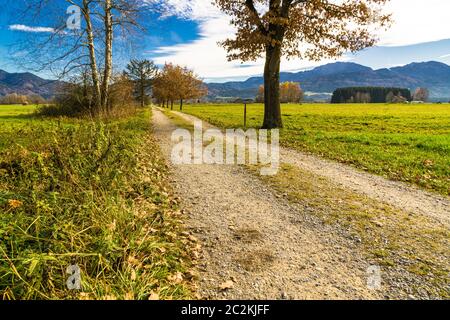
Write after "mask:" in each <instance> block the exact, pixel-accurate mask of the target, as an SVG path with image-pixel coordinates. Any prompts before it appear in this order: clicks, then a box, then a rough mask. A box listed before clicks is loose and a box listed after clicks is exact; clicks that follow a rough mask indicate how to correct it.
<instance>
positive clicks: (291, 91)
mask: <svg viewBox="0 0 450 320" xmlns="http://www.w3.org/2000/svg"><path fill="white" fill-rule="evenodd" d="M303 96H304V94H303V90H302V89H301V88H300V84H298V83H296V82H283V83H281V84H280V102H281V103H298V102H300V101H301V100H302V99H303Z"/></svg>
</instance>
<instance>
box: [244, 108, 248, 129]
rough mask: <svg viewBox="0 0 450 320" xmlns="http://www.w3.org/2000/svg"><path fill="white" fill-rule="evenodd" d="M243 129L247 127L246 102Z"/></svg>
mask: <svg viewBox="0 0 450 320" xmlns="http://www.w3.org/2000/svg"><path fill="white" fill-rule="evenodd" d="M244 129H247V103H244Z"/></svg>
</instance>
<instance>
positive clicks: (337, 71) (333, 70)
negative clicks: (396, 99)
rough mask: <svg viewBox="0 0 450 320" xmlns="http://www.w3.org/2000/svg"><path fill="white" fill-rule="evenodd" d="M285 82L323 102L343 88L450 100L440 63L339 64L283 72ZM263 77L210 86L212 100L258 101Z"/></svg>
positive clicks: (447, 73) (449, 73)
mask: <svg viewBox="0 0 450 320" xmlns="http://www.w3.org/2000/svg"><path fill="white" fill-rule="evenodd" d="M280 78H281V81H295V82H300V85H301V87H302V88H303V90H304V91H305V92H307V97H309V98H310V99H315V98H316V99H323V98H324V97H327V94H329V96H331V93H332V92H333V91H334V90H335V89H337V88H341V87H377V86H379V87H402V88H409V89H411V90H415V89H416V88H417V87H426V88H428V89H429V90H430V97H431V99H433V100H446V101H448V100H450V66H448V65H446V64H444V63H440V62H434V61H431V62H423V63H412V64H408V65H406V66H403V67H395V68H390V69H379V70H373V69H371V68H369V67H365V66H362V65H359V64H356V63H349V62H337V63H331V64H327V65H324V66H320V67H317V68H315V69H312V70H309V71H302V72H298V73H289V72H283V73H281V75H280ZM261 84H263V78H262V77H252V78H250V79H248V80H246V81H242V82H227V83H209V84H208V89H209V98H211V99H217V98H236V97H240V98H245V99H247V98H254V97H255V96H256V93H257V90H258V87H259V86H260V85H261Z"/></svg>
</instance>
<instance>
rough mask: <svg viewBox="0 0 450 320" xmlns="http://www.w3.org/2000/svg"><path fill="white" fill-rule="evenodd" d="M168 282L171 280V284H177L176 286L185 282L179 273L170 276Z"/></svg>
mask: <svg viewBox="0 0 450 320" xmlns="http://www.w3.org/2000/svg"><path fill="white" fill-rule="evenodd" d="M167 280H169V281H170V282H173V283H176V284H178V283H181V282H182V281H183V274H182V273H181V272H179V271H178V272H177V273H175V274H173V275H171V276H168V277H167Z"/></svg>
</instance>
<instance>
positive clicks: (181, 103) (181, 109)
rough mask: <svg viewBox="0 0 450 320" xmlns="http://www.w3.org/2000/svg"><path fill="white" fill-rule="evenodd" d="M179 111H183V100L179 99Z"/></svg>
mask: <svg viewBox="0 0 450 320" xmlns="http://www.w3.org/2000/svg"><path fill="white" fill-rule="evenodd" d="M180 111H183V99H180Z"/></svg>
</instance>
